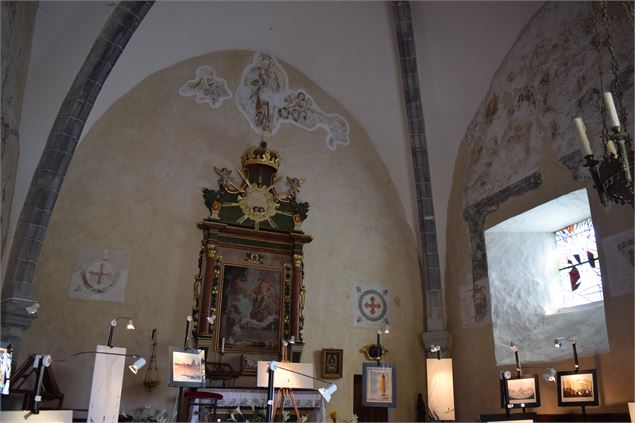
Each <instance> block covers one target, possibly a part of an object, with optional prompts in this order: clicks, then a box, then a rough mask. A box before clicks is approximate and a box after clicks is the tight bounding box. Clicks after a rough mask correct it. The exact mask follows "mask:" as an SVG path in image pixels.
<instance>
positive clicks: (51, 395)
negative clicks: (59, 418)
mask: <svg viewBox="0 0 635 423" xmlns="http://www.w3.org/2000/svg"><path fill="white" fill-rule="evenodd" d="M35 359H36V355H30V356H29V357H27V359H26V360H25V361H24V363H22V365H21V366H20V367H19V368H18V370H17V371H16V372H15V375H13V376H12V377H11V379H12V381H13V383H12V384H11V385H10V386H11V387H10V388H9V389H10V391H11V393H15V394H22V395H24V399H23V401H22V409H23V410H37V409H38V408H39V404H38V401H35V400H36V397H38V396H40V395H41V398H42V400H43V401H49V400H56V401H58V403H57V405H56V406H55V407H54V408H52V409H53V410H61V409H62V404H63V402H64V394H62V392H61V391H60V388H59V387H58V385H57V381H56V380H55V376H54V375H53V369H52V368H51V367H44V366H42V365H36V364H37V363H35ZM31 375H35V383H34V386H33V389H22V385H23V384H24V383H25V382H26V381H27V380H28V379H29V378H30V376H31ZM38 385H39V386H40V387H41V388H42V389H43V390H42V391H41V392H37V391H38ZM34 414H37V413H34Z"/></svg>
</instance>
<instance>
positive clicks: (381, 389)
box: [362, 363, 397, 408]
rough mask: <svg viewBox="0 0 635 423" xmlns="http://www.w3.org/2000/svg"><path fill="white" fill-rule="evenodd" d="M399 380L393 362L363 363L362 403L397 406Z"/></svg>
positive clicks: (368, 405) (376, 405)
mask: <svg viewBox="0 0 635 423" xmlns="http://www.w3.org/2000/svg"><path fill="white" fill-rule="evenodd" d="M396 387H397V381H396V378H395V366H394V364H392V363H382V364H380V365H377V363H363V372H362V405H363V406H365V407H390V408H394V407H396V406H397V388H396Z"/></svg>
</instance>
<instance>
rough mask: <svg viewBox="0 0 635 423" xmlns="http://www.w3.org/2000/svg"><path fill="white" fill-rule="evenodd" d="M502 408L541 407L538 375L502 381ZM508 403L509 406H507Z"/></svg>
mask: <svg viewBox="0 0 635 423" xmlns="http://www.w3.org/2000/svg"><path fill="white" fill-rule="evenodd" d="M500 386H501V408H507V407H510V408H536V407H540V383H539V382H538V375H529V374H528V375H523V376H520V377H516V378H512V379H502V380H501V382H500ZM505 402H507V404H505Z"/></svg>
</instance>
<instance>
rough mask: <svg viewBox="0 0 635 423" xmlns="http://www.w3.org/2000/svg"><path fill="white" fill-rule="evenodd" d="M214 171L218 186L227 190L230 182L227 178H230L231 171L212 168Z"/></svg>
mask: <svg viewBox="0 0 635 423" xmlns="http://www.w3.org/2000/svg"><path fill="white" fill-rule="evenodd" d="M214 171H215V172H216V174H217V175H218V185H220V186H222V187H224V188H227V185H228V184H229V182H230V181H229V178H230V175H231V174H232V171H231V170H229V169H227V168H226V167H224V168H222V169H219V168H217V167H216V166H214Z"/></svg>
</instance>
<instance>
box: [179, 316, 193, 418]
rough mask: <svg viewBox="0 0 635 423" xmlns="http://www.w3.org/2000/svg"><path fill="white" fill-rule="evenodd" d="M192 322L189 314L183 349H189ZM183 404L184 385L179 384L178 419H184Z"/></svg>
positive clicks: (186, 321)
mask: <svg viewBox="0 0 635 423" xmlns="http://www.w3.org/2000/svg"><path fill="white" fill-rule="evenodd" d="M191 322H192V316H187V319H186V320H185V340H184V341H183V349H184V350H185V349H187V340H188V339H189V337H190V323H191ZM182 406H183V387H182V386H179V394H178V396H177V397H176V421H177V422H180V421H182V420H183V419H182V417H183V416H181V414H182V413H181V407H182Z"/></svg>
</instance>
